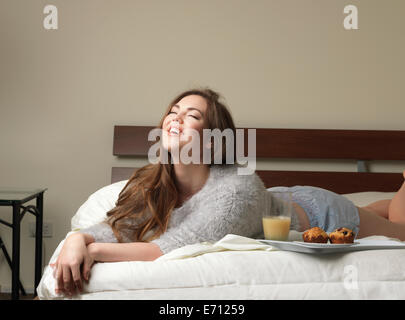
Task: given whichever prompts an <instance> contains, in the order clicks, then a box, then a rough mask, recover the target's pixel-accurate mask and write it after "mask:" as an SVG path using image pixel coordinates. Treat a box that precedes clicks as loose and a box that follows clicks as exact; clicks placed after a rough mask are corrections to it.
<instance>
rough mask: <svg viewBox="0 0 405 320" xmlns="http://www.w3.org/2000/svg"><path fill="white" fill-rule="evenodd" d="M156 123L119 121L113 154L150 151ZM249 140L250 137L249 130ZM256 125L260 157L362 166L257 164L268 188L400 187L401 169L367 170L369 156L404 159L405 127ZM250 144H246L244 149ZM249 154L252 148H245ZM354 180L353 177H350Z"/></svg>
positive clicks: (125, 174) (125, 173)
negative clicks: (350, 168)
mask: <svg viewBox="0 0 405 320" xmlns="http://www.w3.org/2000/svg"><path fill="white" fill-rule="evenodd" d="M153 128H155V127H153V126H115V127H114V146H113V155H115V156H118V157H134V156H135V157H147V154H148V150H149V147H150V146H151V145H152V144H153V143H154V142H150V141H148V133H149V131H150V130H152V129H153ZM239 129H245V130H244V132H245V140H244V141H247V130H246V129H252V128H239ZM255 129H256V158H257V159H275V158H278V159H335V160H355V161H357V169H358V171H357V172H329V171H274V170H257V171H256V172H257V174H258V175H259V176H260V178H261V179H262V180H263V182H264V184H265V185H266V187H267V188H269V187H273V186H294V185H310V186H316V187H321V188H325V189H328V190H331V191H334V192H336V193H339V194H344V193H354V192H362V191H380V192H395V191H397V190H398V188H399V187H400V186H401V184H402V182H403V180H404V178H403V176H402V174H401V173H375V172H368V170H367V161H370V160H405V131H387V130H325V129H268V128H255ZM245 150H247V148H246V149H245ZM245 154H247V152H246V151H245ZM136 169H137V168H133V167H113V168H112V174H111V183H114V182H117V181H121V180H127V179H129V177H130V176H131V175H132V173H133V172H134V170H136ZM348 181H350V183H348Z"/></svg>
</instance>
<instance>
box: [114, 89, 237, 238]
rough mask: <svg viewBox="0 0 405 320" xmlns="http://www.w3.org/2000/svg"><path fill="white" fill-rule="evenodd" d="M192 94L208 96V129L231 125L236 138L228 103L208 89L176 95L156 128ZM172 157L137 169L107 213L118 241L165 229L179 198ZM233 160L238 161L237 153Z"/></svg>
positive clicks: (141, 236)
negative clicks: (175, 106) (173, 109)
mask: <svg viewBox="0 0 405 320" xmlns="http://www.w3.org/2000/svg"><path fill="white" fill-rule="evenodd" d="M189 95H199V96H201V97H203V98H205V100H206V102H207V112H206V114H207V116H206V118H205V124H206V125H207V127H208V129H211V130H213V129H215V128H218V129H220V130H221V132H222V131H223V130H225V129H228V128H229V129H231V130H232V131H233V133H234V137H236V134H235V133H236V129H235V124H234V122H233V119H232V116H231V114H230V112H229V110H228V109H227V107H226V106H225V104H224V103H223V102H220V101H219V100H220V98H221V95H220V94H219V93H218V92H215V91H213V90H211V89H209V88H201V89H199V88H196V89H192V90H187V91H185V92H183V93H181V94H179V95H178V96H177V97H175V98H174V99H173V100H172V102H170V104H169V106H168V107H167V109H166V112H165V113H164V115H163V117H162V119H161V120H160V123H159V125H158V127H157V128H160V129H162V126H163V122H164V119H165V117H166V116H167V115H168V113H169V112H170V110H171V108H172V106H173V105H175V104H176V103H178V102H179V101H180V100H181V99H182V98H184V97H186V96H189ZM224 140H225V139H223V140H222V164H225V161H226V145H225V141H224ZM234 150H235V143H234ZM233 154H234V153H233ZM213 156H214V148H211V164H213V163H214V157H213ZM170 159H171V157H170V153H169V163H166V164H162V163H157V164H148V165H146V166H144V167H142V168H140V169H137V170H136V171H134V173H133V174H132V176H131V177H130V178H129V180H128V182H127V183H126V185H125V187H124V188H123V189H122V190H121V192H120V194H119V197H118V200H117V202H116V206H115V207H114V208H113V209H112V210H110V211H109V212H107V222H108V223H109V224H110V225H111V227H112V229H113V231H114V234H115V236H116V237H117V239H118V241H119V242H124V241H125V238H126V239H127V241H128V240H129V241H151V240H153V239H155V238H158V237H159V236H160V235H161V234H162V233H164V232H165V231H166V229H167V226H168V223H169V219H170V215H171V213H172V211H173V209H174V208H175V207H176V204H177V202H178V200H179V193H178V190H177V187H176V185H175V183H174V170H173V165H172V164H171V161H170ZM233 159H234V160H235V157H234V156H233ZM211 164H209V166H211Z"/></svg>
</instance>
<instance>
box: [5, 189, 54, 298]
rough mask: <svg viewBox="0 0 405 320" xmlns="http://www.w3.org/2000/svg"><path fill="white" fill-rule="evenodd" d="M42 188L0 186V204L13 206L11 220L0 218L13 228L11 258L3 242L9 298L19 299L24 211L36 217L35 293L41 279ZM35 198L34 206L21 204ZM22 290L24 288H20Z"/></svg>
mask: <svg viewBox="0 0 405 320" xmlns="http://www.w3.org/2000/svg"><path fill="white" fill-rule="evenodd" d="M46 190H47V188H45V189H43V188H41V189H22V188H0V206H12V207H13V222H12V223H9V222H7V221H4V220H2V219H0V223H2V224H4V225H6V226H8V227H10V228H12V229H13V249H12V258H11V261H9V260H10V259H9V257H8V259H7V256H8V253H7V250H6V248H5V246H4V244H3V247H2V249H3V252H4V254H5V256H6V259H7V261H8V262H9V263H11V271H12V279H11V299H13V300H18V299H19V289H20V286H21V288H22V285H21V284H20V226H21V220H22V218H23V217H24V215H25V213H27V212H29V213H31V214H33V215H34V216H35V217H36V228H35V283H34V288H35V289H34V290H35V295H37V292H36V291H37V287H38V284H39V281H40V280H41V274H42V223H43V209H44V207H43V206H44V192H45V191H46ZM32 199H36V206H34V205H29V206H23V204H24V203H26V202H28V201H30V200H32ZM22 291H23V292H24V289H23V288H22Z"/></svg>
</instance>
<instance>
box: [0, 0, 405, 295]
mask: <svg viewBox="0 0 405 320" xmlns="http://www.w3.org/2000/svg"><path fill="white" fill-rule="evenodd" d="M46 4H54V5H56V6H57V8H58V10H59V12H58V14H59V29H58V30H53V31H49V30H45V29H44V28H43V26H42V21H43V18H44V16H45V15H44V14H43V13H42V11H43V8H44V6H45V5H46ZM347 4H355V5H357V6H358V9H359V27H360V29H359V30H356V31H346V30H344V29H343V25H342V22H343V19H344V14H343V8H344V6H345V5H347ZM404 10H405V2H404V1H402V0H396V1H394V0H385V1H383V0H380V1H376V0H367V1H366V0H361V1H355V0H350V1H348V0H346V1H341V0H333V1H325V0H316V1H304V0H274V1H271V0H261V1H259V0H254V1H245V0H222V1H218V0H204V1H202V0H200V1H190V0H171V1H164V0H160V1H147V0H138V1H136V0H134V1H129V0H128V1H122V0H120V1H106V0H103V1H101V0H97V1H96V0H92V1H88V0H87V1H83V0H69V1H65V0H63V1H62V0H46V1H42V0H36V1H33V0H26V1H22V0H18V1H17V0H2V1H1V2H0V44H1V50H0V150H1V155H0V185H1V186H10V187H47V188H48V191H47V192H46V193H45V221H50V222H52V223H53V228H54V237H52V238H45V239H44V250H45V257H44V261H45V263H47V262H48V261H49V259H50V257H51V254H52V253H53V251H54V250H55V248H56V246H57V245H58V243H59V242H60V241H61V240H62V239H63V238H64V236H65V235H66V233H67V232H68V231H69V228H70V219H71V217H72V216H73V214H74V213H75V212H76V210H77V209H78V207H79V206H80V205H81V204H82V203H83V202H84V201H85V200H86V199H87V197H88V196H89V195H90V194H91V193H93V192H94V191H96V190H97V189H98V188H100V187H102V186H104V185H107V184H109V182H110V170H111V167H112V166H113V165H115V166H126V165H134V164H135V165H136V164H139V163H141V164H143V163H146V161H144V160H131V159H116V158H115V157H114V156H113V155H112V134H113V126H114V125H118V124H121V125H124V124H125V125H130V124H133V125H154V124H157V122H158V121H159V119H160V117H161V115H162V112H163V110H164V108H165V107H166V104H167V103H168V102H169V100H171V98H172V97H173V96H174V95H176V94H177V93H179V92H180V91H182V90H184V89H187V88H190V87H192V86H194V85H208V86H211V87H212V88H213V89H216V90H218V91H220V92H221V93H222V94H223V95H224V96H225V98H226V101H227V103H228V104H229V106H230V108H231V111H232V114H233V116H234V118H235V122H236V124H237V126H250V127H272V128H336V129H394V130H405V121H404V119H405V108H404V84H403V79H402V77H403V74H404V71H405V70H404V68H405V62H404V57H405V45H404V41H403V36H404V35H403V31H404V30H405V20H404V19H403V12H404ZM258 167H259V168H264V167H266V168H268V167H272V168H274V167H275V168H294V169H304V170H306V169H314V168H315V169H316V170H323V169H325V170H329V169H333V170H355V163H354V162H333V161H332V162H328V163H326V164H325V163H324V162H320V161H311V162H309V161H303V162H300V163H297V162H291V161H285V162H284V161H278V162H277V161H269V162H265V163H263V162H261V163H259V164H258ZM403 167H405V163H404V162H389V163H387V164H385V163H373V164H372V169H373V170H374V171H376V170H378V171H393V172H400V170H401V169H402V168H403ZM0 214H1V218H3V219H8V220H9V221H11V210H10V208H8V207H0ZM29 221H34V219H33V217H31V216H26V217H25V218H24V220H23V224H22V229H21V230H22V262H21V280H22V282H23V284H24V285H25V287H26V288H27V289H31V290H32V288H33V279H34V271H33V261H34V253H33V249H34V241H33V238H29V237H28V222H29ZM0 235H1V236H2V237H3V239H4V241H5V243H6V245H7V247H8V250H9V251H10V252H11V232H10V230H8V228H6V227H4V226H0ZM10 283H11V272H10V270H9V268H8V266H7V264H6V261H5V259H4V258H3V256H2V254H1V253H0V285H1V286H2V288H3V290H4V289H6V290H7V289H10V286H11V284H10Z"/></svg>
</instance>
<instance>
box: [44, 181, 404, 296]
mask: <svg viewBox="0 0 405 320" xmlns="http://www.w3.org/2000/svg"><path fill="white" fill-rule="evenodd" d="M124 185H125V181H121V182H118V183H115V184H112V185H110V186H107V187H104V188H102V189H100V190H98V191H97V192H95V193H94V194H92V195H91V196H90V197H89V199H88V200H87V201H86V202H85V203H84V204H83V205H82V206H81V207H80V208H79V210H78V212H77V213H76V214H75V216H74V217H73V219H72V230H74V229H77V228H85V227H87V226H89V225H91V224H94V223H97V222H100V221H102V220H103V219H104V217H105V212H106V211H108V210H109V209H111V208H112V207H113V206H114V203H115V201H116V199H117V197H118V193H119V192H120V190H121V189H122V187H123V186H124ZM346 196H347V197H348V198H349V199H351V200H352V201H354V202H355V203H356V204H357V205H365V204H368V203H370V202H371V201H376V200H380V199H388V198H391V197H392V196H393V193H382V192H366V193H357V194H351V195H346ZM69 234H70V233H68V235H69ZM68 235H67V236H68ZM291 237H292V238H294V239H296V237H299V234H298V233H294V232H292V233H291ZM369 239H376V240H384V239H386V240H388V238H385V237H381V236H379V237H369ZM63 243H64V240H63V241H62V242H61V243H60V244H59V246H58V248H57V249H56V250H55V252H54V254H53V256H52V258H51V260H50V263H52V262H54V261H55V260H56V259H57V256H58V254H59V252H60V249H61V248H62V245H63ZM404 266H405V249H394V250H368V251H358V252H350V253H336V254H327V255H311V254H303V253H296V252H287V251H279V250H275V249H274V248H271V247H270V246H267V245H264V244H262V243H260V242H257V241H255V240H254V239H249V238H243V237H239V236H232V235H228V236H227V237H225V238H224V239H222V240H220V241H218V242H217V243H215V244H210V243H202V244H195V245H191V246H186V247H183V248H179V249H177V250H174V251H172V252H170V253H168V254H166V255H164V256H162V257H160V258H159V259H157V260H155V261H153V262H141V261H134V262H115V263H96V264H95V265H94V266H93V268H92V271H91V277H90V281H89V283H88V284H85V285H84V292H83V293H82V294H80V295H76V296H73V297H72V298H71V299H83V300H85V299H138V300H140V299H148V300H149V299H167V300H171V299H185V300H188V299H208V300H216V299H221V300H222V299H230V300H239V299H405V268H404ZM55 284H56V283H55V279H54V278H53V269H52V268H51V267H50V266H49V265H47V266H46V267H45V269H44V273H43V277H42V279H41V282H40V284H39V286H38V288H37V292H38V296H39V298H40V299H65V297H64V296H63V295H56V294H55Z"/></svg>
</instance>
